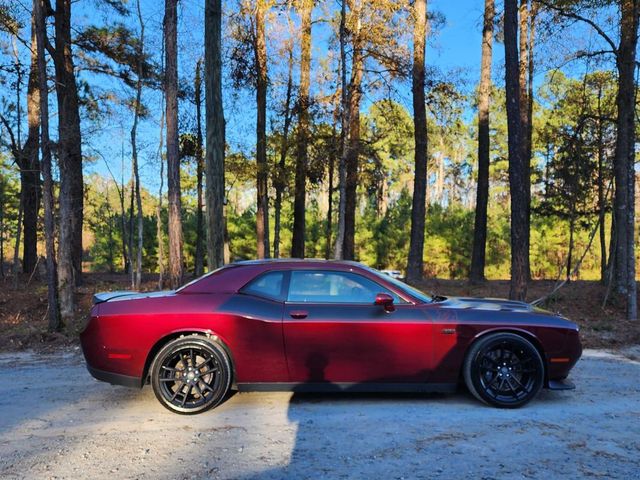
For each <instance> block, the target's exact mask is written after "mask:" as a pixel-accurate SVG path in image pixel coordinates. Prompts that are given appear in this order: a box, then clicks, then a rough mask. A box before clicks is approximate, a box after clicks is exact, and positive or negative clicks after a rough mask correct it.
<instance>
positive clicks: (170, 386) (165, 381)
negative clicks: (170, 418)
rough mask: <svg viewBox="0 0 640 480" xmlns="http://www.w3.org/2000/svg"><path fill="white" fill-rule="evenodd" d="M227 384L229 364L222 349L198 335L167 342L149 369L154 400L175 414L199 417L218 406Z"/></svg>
mask: <svg viewBox="0 0 640 480" xmlns="http://www.w3.org/2000/svg"><path fill="white" fill-rule="evenodd" d="M230 381H231V364H230V362H229V358H228V356H227V354H226V353H225V351H224V349H223V348H222V347H221V346H220V345H218V344H216V343H214V342H212V341H210V340H209V339H208V338H206V337H203V336H200V335H191V336H188V337H180V338H177V339H175V340H173V341H171V342H169V343H168V344H167V345H165V346H164V347H163V348H162V349H161V350H160V351H159V352H158V354H157V355H156V357H155V359H154V361H153V365H152V367H151V385H152V386H153V391H154V393H155V394H156V397H157V398H158V400H159V401H160V403H161V404H162V405H164V406H165V407H166V408H168V409H169V410H171V411H172V412H176V413H182V414H194V413H200V412H204V411H205V410H208V409H209V408H212V407H214V406H216V405H218V404H219V403H220V402H221V401H222V399H223V398H224V396H225V394H226V393H227V391H228V390H229V384H230Z"/></svg>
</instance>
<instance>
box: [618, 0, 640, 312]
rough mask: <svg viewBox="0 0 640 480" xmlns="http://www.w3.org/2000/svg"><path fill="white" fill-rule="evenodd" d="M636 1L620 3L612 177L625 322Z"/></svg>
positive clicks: (632, 293)
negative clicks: (614, 145)
mask: <svg viewBox="0 0 640 480" xmlns="http://www.w3.org/2000/svg"><path fill="white" fill-rule="evenodd" d="M639 3H640V2H638V0H620V14H621V30H620V45H619V47H618V52H617V55H616V65H617V68H618V93H617V97H616V105H617V107H618V118H617V132H618V135H617V138H616V149H615V157H614V177H615V201H614V207H615V216H616V219H615V224H616V240H617V241H616V254H615V272H616V274H615V280H616V282H615V286H616V290H617V292H618V293H619V294H621V295H623V296H624V298H625V302H626V307H627V319H629V320H636V319H637V317H638V306H637V293H636V292H637V288H636V279H635V212H634V209H635V168H634V165H635V79H634V73H635V62H636V48H637V43H638V8H639Z"/></svg>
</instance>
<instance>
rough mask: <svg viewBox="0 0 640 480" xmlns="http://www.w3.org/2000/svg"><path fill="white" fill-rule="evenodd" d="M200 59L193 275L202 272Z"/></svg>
mask: <svg viewBox="0 0 640 480" xmlns="http://www.w3.org/2000/svg"><path fill="white" fill-rule="evenodd" d="M201 67H202V60H198V61H197V62H196V77H195V81H194V92H195V102H196V189H197V210H196V255H195V257H196V258H195V262H194V264H195V265H194V271H193V273H194V275H195V276H196V277H199V276H200V275H202V274H203V273H204V222H203V211H202V210H203V208H204V199H203V192H202V177H203V175H204V158H203V156H202V112H201V111H200V110H201V107H202V77H201V74H200V70H201Z"/></svg>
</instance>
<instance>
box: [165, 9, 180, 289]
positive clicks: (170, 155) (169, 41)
mask: <svg viewBox="0 0 640 480" xmlns="http://www.w3.org/2000/svg"><path fill="white" fill-rule="evenodd" d="M177 6H178V0H165V10H164V41H165V95H166V112H167V113H166V122H167V195H168V200H169V225H168V231H169V286H170V287H171V288H173V289H175V288H178V287H179V286H180V284H181V283H182V206H181V199H180V157H179V152H178V8H177Z"/></svg>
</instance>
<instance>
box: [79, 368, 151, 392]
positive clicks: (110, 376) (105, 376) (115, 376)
mask: <svg viewBox="0 0 640 480" xmlns="http://www.w3.org/2000/svg"><path fill="white" fill-rule="evenodd" d="M87 370H89V373H90V374H91V375H92V376H93V378H95V379H97V380H100V381H102V382H108V383H110V384H112V385H122V386H123V387H129V388H142V381H141V380H140V379H139V378H138V377H129V376H128V375H122V374H119V373H113V372H105V371H104V370H98V369H97V368H93V367H91V366H90V365H87Z"/></svg>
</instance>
